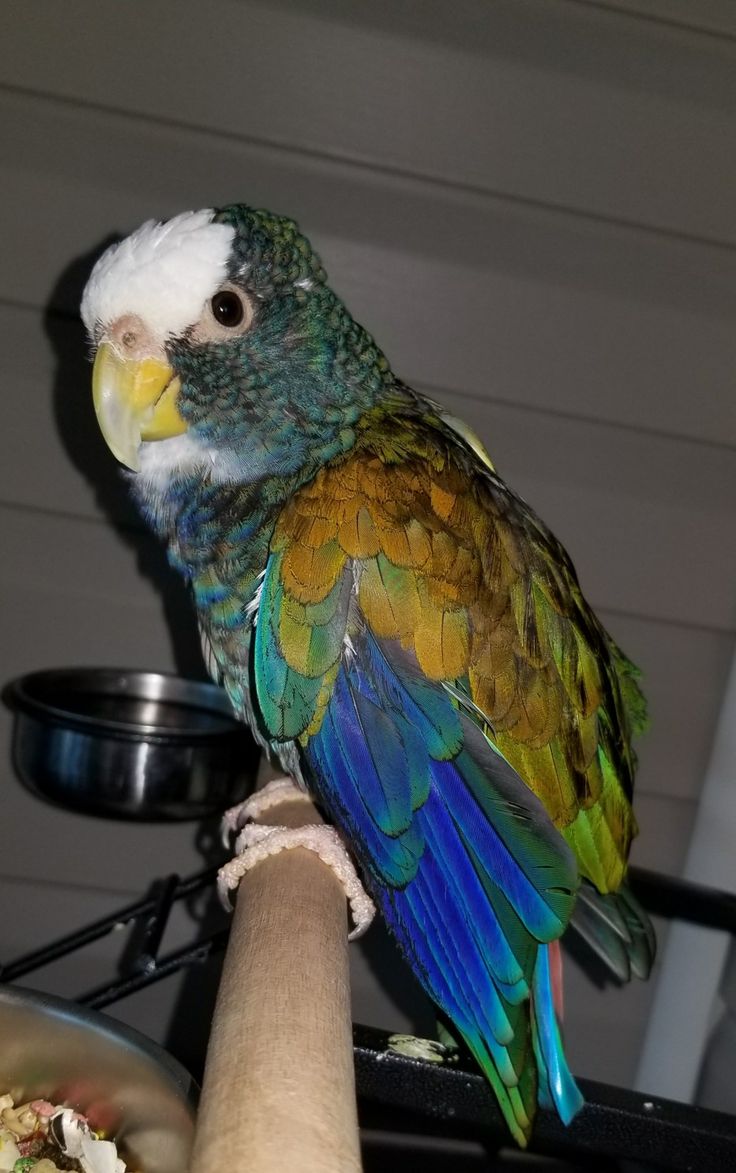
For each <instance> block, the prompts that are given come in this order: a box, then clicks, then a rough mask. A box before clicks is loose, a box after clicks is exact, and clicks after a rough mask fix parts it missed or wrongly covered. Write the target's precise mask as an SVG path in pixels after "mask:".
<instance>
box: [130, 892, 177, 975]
mask: <svg viewBox="0 0 736 1173" xmlns="http://www.w3.org/2000/svg"><path fill="white" fill-rule="evenodd" d="M178 887H179V877H178V876H176V875H171V876H166V877H165V878H164V879H162V880H156V881H155V882H154V883H153V884H152V886H151V889H150V892H149V897H150V899H151V901H152V902H153V907H152V909H151V911H150V912H149V913H147V914H145V915H143V914H139V915H138V916H137V917H136V918H135V924H134V928H133V931H132V933H131V935H130V937H129V939H128V942H127V944H126V947H125V950H124V951H123V956H122V958H121V961H120V965H119V970H120V972H121V973H124V974H127V973H149V972H150V971H151V970H153V969H155V968H156V957H157V956H158V951H159V948H160V946H161V938H162V937H163V935H164V932H165V930H166V926H167V924H168V922H169V913H170V912H171V907H172V904H173V901H174V897H175V895H176V890H177V888H178Z"/></svg>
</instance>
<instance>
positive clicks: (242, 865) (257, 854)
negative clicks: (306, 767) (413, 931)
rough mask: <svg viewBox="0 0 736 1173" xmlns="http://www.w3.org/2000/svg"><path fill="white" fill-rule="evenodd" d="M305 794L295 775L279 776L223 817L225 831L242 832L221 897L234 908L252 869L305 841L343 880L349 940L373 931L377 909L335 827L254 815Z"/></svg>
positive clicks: (221, 878)
mask: <svg viewBox="0 0 736 1173" xmlns="http://www.w3.org/2000/svg"><path fill="white" fill-rule="evenodd" d="M300 800H307V801H308V797H307V795H306V794H305V793H304V791H302V790H299V789H298V788H297V787H296V786H295V785H294V783H293V782H292V781H291V779H289V778H277V779H275V780H274V781H273V782H270V783H269V784H268V786H265V787H264V788H263V789H262V790H259V791H257V792H256V794H253V795H251V797H250V798H249V799H247V800H246V802H244V803H242V805H241V806H239V807H233V809H232V810H229V811H227V813H226V814H225V816H224V819H223V832H224V833H227V832H230V833H233V834H237V839H236V841H235V852H236V854H235V856H234V858H233V859H231V860H230V861H229V862H228V863H226V864H224V865H223V867H221V868H220V871H219V872H218V876H217V888H218V892H219V894H220V899H221V901H222V903H223V904H224V906H225V907H226V908H228V909H229V908H230V907H231V903H230V893H231V892H233V891H234V890H235V889H236V888H237V886H238V884H239V883H240V881H241V880H242V878H243V876H244V875H245V873H246V872H248V871H250V870H251V868H254V867H255V866H256V864H259V863H261V861H262V860H264V859H268V857H269V856H271V855H278V853H279V852H280V851H289V850H291V849H292V848H294V847H304V848H306V850H307V851H314V852H315V854H316V855H318V856H319V858H320V859H321V860H322V862H323V863H326V864H327V866H328V867H330V868H332V871H333V872H334V873H335V875H336V876H337V878H338V880H339V881H340V883H341V885H342V887H343V889H344V891H345V895H346V897H347V900H348V903H349V905H350V914H351V917H352V920H353V928H352V930H351V932H350V933H349V934H348V940H350V941H354V940H356V939H357V938H358V937H362V936H363V933H365V932H366V931H367V929H368V928H369V926H370V924H371V921H372V920H373V917H374V916H375V914H376V909H375V905H374V904H373V901H372V900H371V898H370V896H369V895H368V893H367V892H366V890H365V888H364V887H363V885H362V884H361V882H360V879H359V877H358V873H357V872H356V870H355V865H354V864H353V861H352V860H351V858H350V856H349V854H348V852H347V850H346V848H345V844H344V843H343V841H342V839H341V838H340V835H339V834H338V832H337V831H336V830H335V828H334V827H328V826H325V825H324V824H323V823H311V824H309V825H308V826H305V827H281V826H266V825H264V824H261V823H253V822H249V821H248V820H250V819H254V818H257V817H258V816H260V815H262V814H264V813H265V812H266V811H267V810H269V809H270V808H272V807H274V806H277V805H279V804H282V803H285V802H292V801H300Z"/></svg>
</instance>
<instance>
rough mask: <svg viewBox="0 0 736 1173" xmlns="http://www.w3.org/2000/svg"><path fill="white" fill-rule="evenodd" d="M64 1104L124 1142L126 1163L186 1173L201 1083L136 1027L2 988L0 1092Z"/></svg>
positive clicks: (150, 1172) (148, 1171)
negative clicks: (128, 1160) (195, 1080)
mask: <svg viewBox="0 0 736 1173" xmlns="http://www.w3.org/2000/svg"><path fill="white" fill-rule="evenodd" d="M7 1091H9V1092H12V1094H13V1095H14V1097H15V1098H16V1102H20V1103H23V1102H25V1101H26V1100H30V1099H46V1100H50V1101H51V1102H52V1103H54V1104H65V1105H68V1106H69V1107H73V1108H75V1109H77V1111H79V1112H81V1113H83V1114H84V1115H85V1116H88V1117H89V1119H90V1123H91V1124H92V1126H93V1127H94V1126H95V1124H97V1125H98V1127H104V1128H105V1129H106V1131H109V1133H110V1135H111V1138H112V1139H114V1140H115V1141H116V1143H118V1144H119V1145H121V1146H123V1145H124V1147H125V1150H126V1154H127V1155H128V1156H129V1158H130V1162H129V1165H128V1168H129V1169H141V1170H142V1171H143V1173H185V1170H186V1169H187V1167H188V1162H189V1154H190V1151H191V1147H192V1141H193V1138H194V1111H195V1103H196V1093H197V1088H196V1085H195V1084H194V1082H193V1080H192V1078H191V1076H190V1075H189V1074H188V1072H186V1071H185V1070H184V1068H183V1067H181V1066H180V1064H178V1063H177V1062H176V1061H175V1060H174V1059H172V1058H171V1056H170V1055H167V1054H166V1052H165V1051H163V1050H162V1049H161V1048H160V1047H157V1046H156V1044H155V1043H152V1042H151V1041H150V1040H149V1039H146V1038H144V1036H143V1035H140V1034H138V1032H137V1031H134V1030H131V1029H130V1028H129V1027H126V1026H123V1024H122V1023H118V1022H115V1021H114V1020H113V1019H112V1018H108V1017H107V1016H106V1015H104V1014H97V1013H95V1012H94V1011H91V1010H85V1009H83V1008H82V1007H81V1006H77V1005H76V1004H75V1003H73V1002H67V1001H64V1000H63V999H61V998H52V997H51V996H49V995H47V994H37V993H35V992H32V991H30V990H21V989H18V988H16V987H12V986H3V987H0V1092H7Z"/></svg>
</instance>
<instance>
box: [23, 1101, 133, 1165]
mask: <svg viewBox="0 0 736 1173" xmlns="http://www.w3.org/2000/svg"><path fill="white" fill-rule="evenodd" d="M30 1170H33V1173H61V1171H62V1170H77V1171H78V1173H126V1171H127V1170H128V1166H127V1165H126V1163H125V1161H124V1160H123V1159H122V1158H121V1157H120V1156H119V1155H118V1151H117V1148H116V1146H115V1144H114V1142H113V1141H111V1140H107V1139H105V1138H104V1137H103V1136H102V1135H100V1134H99V1133H97V1132H95V1131H93V1129H92V1128H90V1126H89V1123H88V1122H87V1120H86V1119H85V1117H84V1116H81V1115H80V1114H79V1113H78V1112H75V1111H74V1110H73V1109H72V1108H65V1107H64V1106H63V1105H61V1104H51V1103H49V1101H48V1100H30V1101H29V1102H27V1103H24V1104H18V1105H16V1104H15V1102H14V1100H13V1097H12V1096H11V1095H7V1094H6V1095H0V1173H28V1171H30ZM130 1173H132V1171H130Z"/></svg>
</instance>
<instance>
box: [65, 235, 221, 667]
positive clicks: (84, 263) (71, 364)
mask: <svg viewBox="0 0 736 1173" xmlns="http://www.w3.org/2000/svg"><path fill="white" fill-rule="evenodd" d="M116 239H118V238H117V237H111V238H109V239H107V240H105V241H104V242H103V243H102V244H101V245H100V246H99V248H96V249H95V250H94V251H92V252H90V253H87V254H85V255H84V256H81V257H78V258H77V259H76V260H74V261H72V262H71V263H70V264H69V265H68V266H67V267H66V268H65V269H64V270H63V272H62V273H61V275H60V276H59V279H58V281H57V282H56V284H55V286H54V288H53V290H52V292H51V295H50V297H49V299H48V302H47V305H46V309H45V312H44V330H45V333H46V336H47V337H48V339H49V341H50V343H51V346H52V347H53V350H54V355H55V358H56V371H55V377H54V386H53V408H54V417H55V420H56V426H57V429H58V432H59V436H60V439H61V443H62V445H63V447H64V449H65V451H66V453H67V455H68V457H69V459H70V460H71V462H72V464H73V465H74V466H75V468H77V469H78V470H79V472H81V473H82V475H83V476H84V477H85V478H86V479H87V480H88V481H89V483H90V485H91V486H92V488H93V489H94V493H95V498H96V501H97V504H98V506H99V508H100V510H101V511H102V512H103V513H104V514H105V516H106V518H107V519H108V521H109V522H110V523H111V525H112V527H113V528H114V529H115V532H116V533H117V536H118V537H119V538H120V540H121V541H122V542H124V543H125V545H126V546H128V547H129V548H130V550H131V552H132V553H133V554H134V555H135V558H136V562H137V566H138V570H139V572H140V574H141V575H142V576H143V577H144V578H147V579H148V580H149V582H151V583H153V586H154V587H155V589H156V591H157V593H158V595H159V596H160V598H161V602H162V604H163V610H164V615H165V618H166V623H167V625H168V629H169V635H170V640H171V644H172V647H173V652H174V662H175V664H176V669H177V671H178V672H179V673H180V674H181V675H182V676H188V677H194V678H199V679H204V678H205V677H206V672H205V669H204V664H203V661H202V656H201V652H200V648H199V636H198V633H197V624H196V619H195V616H194V611H193V608H192V605H191V601H190V599H189V595H188V591H187V588H186V586H185V584H184V583H183V581H182V579H181V578H180V576H179V575H178V574H177V573H176V572H175V571H174V570H172V568H171V567H170V566H169V564H168V561H167V558H166V551H165V549H164V547H163V545H162V544H161V542H159V541H158V540H157V539H156V538H154V537H153V535H152V534H149V533H148V531H147V530H146V529H145V528H144V526H143V523H142V521H141V520H140V518H139V517H138V514H137V512H136V510H135V507H134V505H133V503H132V501H131V500H130V496H129V494H128V491H127V487H126V484H125V478H124V474H123V473H122V471H121V468H120V466H119V465H118V464H117V462H116V460H115V458H114V457H113V456H112V455H111V453H110V452H109V450H108V448H107V446H106V445H105V442H104V440H103V439H102V435H101V434H100V430H99V428H98V427H97V421H96V419H95V414H94V409H93V406H92V394H91V366H90V363H89V346H88V343H87V338H86V334H85V330H84V327H83V326H82V323H81V321H80V319H79V317H78V316H77V315H75V314H72V313H70V311H69V310H68V309H63V308H60V307H64V306H71V305H79V303H80V301H81V298H82V291H83V289H84V286H85V283H86V281H87V278H88V276H89V273H90V270H91V268H92V266H93V264H94V262H95V261H96V260H97V258H98V257H99V256H100V254H101V253H102V252H104V250H105V249H106V248H107V247H108V246H109V245H110V244H112V243H114V241H115V240H116ZM124 666H125V667H139V665H132V664H131V665H124Z"/></svg>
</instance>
